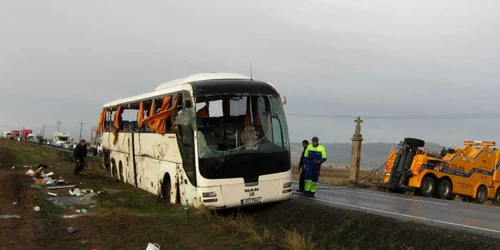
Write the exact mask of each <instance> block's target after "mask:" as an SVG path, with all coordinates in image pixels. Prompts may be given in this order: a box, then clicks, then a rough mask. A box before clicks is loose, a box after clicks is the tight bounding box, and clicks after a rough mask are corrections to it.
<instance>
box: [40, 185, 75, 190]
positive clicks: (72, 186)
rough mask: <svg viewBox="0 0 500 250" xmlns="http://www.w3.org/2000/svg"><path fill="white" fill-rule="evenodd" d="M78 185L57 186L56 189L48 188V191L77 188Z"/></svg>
mask: <svg viewBox="0 0 500 250" xmlns="http://www.w3.org/2000/svg"><path fill="white" fill-rule="evenodd" d="M75 187H76V185H66V186H55V187H47V188H46V189H62V188H75Z"/></svg>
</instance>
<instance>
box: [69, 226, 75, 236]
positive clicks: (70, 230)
mask: <svg viewBox="0 0 500 250" xmlns="http://www.w3.org/2000/svg"><path fill="white" fill-rule="evenodd" d="M74 232H76V229H75V228H73V227H68V233H70V234H72V233H74Z"/></svg>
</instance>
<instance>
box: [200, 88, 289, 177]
mask: <svg viewBox="0 0 500 250" xmlns="http://www.w3.org/2000/svg"><path fill="white" fill-rule="evenodd" d="M196 131H197V132H196V133H197V143H198V160H199V170H200V174H201V175H202V176H203V177H204V178H207V179H220V178H238V177H242V178H244V179H245V182H257V181H258V177H259V176H260V175H264V174H271V173H279V172H285V171H288V170H290V164H291V163H290V145H289V140H288V128H287V122H286V117H285V113H284V109H283V104H282V102H281V98H280V97H279V95H251V94H248V95H227V94H226V95H219V96H208V97H203V98H197V100H196Z"/></svg>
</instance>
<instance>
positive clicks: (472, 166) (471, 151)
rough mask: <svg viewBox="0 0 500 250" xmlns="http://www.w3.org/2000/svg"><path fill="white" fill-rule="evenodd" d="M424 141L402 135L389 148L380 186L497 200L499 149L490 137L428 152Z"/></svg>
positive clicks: (438, 195)
mask: <svg viewBox="0 0 500 250" xmlns="http://www.w3.org/2000/svg"><path fill="white" fill-rule="evenodd" d="M424 146H425V142H424V141H423V140H419V139H415V138H405V139H404V140H403V141H402V142H400V143H399V145H398V146H397V147H396V148H395V149H392V150H391V152H390V154H389V157H388V159H387V163H386V166H385V170H384V183H383V185H382V186H381V187H383V188H384V189H389V190H390V191H393V192H404V191H407V190H413V191H414V192H415V194H417V195H422V196H424V197H431V196H432V197H435V198H440V199H448V200H453V199H455V197H456V196H457V195H458V196H460V198H461V199H462V201H467V202H476V203H480V204H482V203H484V202H485V201H487V200H488V199H491V200H492V201H493V203H494V204H496V205H498V204H499V203H500V170H499V166H500V151H499V150H498V149H496V148H494V146H495V142H492V141H465V142H464V147H463V148H449V149H448V150H443V151H442V152H441V153H433V152H429V151H428V150H427V149H426V148H424Z"/></svg>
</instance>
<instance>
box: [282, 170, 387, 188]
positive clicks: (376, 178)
mask: <svg viewBox="0 0 500 250" xmlns="http://www.w3.org/2000/svg"><path fill="white" fill-rule="evenodd" d="M292 172H293V179H294V180H299V176H300V172H299V170H298V167H297V166H293V171H292ZM349 176H350V170H349V169H339V168H329V167H322V168H321V172H320V175H319V182H320V183H324V184H330V185H348V184H349V183H350V182H349ZM382 180H383V176H382V173H381V172H380V171H379V172H378V174H377V173H376V172H375V171H367V170H360V172H359V178H358V181H359V182H360V183H366V184H374V183H379V182H382Z"/></svg>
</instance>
